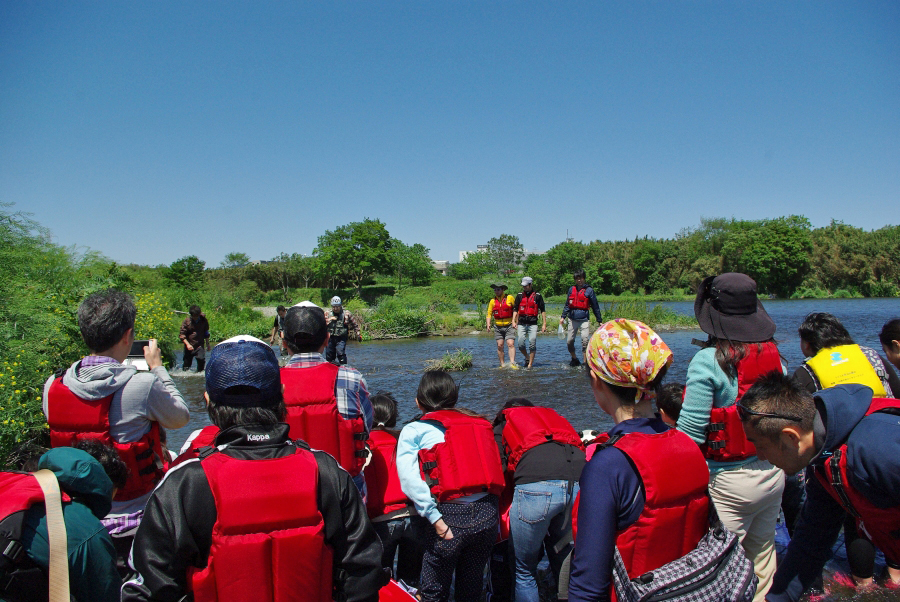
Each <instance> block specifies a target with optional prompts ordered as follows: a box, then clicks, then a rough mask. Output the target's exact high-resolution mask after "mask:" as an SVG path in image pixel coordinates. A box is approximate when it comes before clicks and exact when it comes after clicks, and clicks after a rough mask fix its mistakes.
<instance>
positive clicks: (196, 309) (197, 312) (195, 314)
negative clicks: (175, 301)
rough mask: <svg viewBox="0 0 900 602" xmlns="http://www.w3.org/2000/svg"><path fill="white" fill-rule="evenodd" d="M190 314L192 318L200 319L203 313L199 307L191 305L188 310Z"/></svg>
mask: <svg viewBox="0 0 900 602" xmlns="http://www.w3.org/2000/svg"><path fill="white" fill-rule="evenodd" d="M182 307H184V306H183V305H182ZM188 313H189V314H191V317H192V318H199V317H200V314H202V313H203V312H202V311H201V310H200V306H199V305H191V306H190V307H189V308H188Z"/></svg>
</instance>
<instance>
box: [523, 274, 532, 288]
mask: <svg viewBox="0 0 900 602" xmlns="http://www.w3.org/2000/svg"><path fill="white" fill-rule="evenodd" d="M532 282H534V280H532V279H531V276H525V277H524V278H522V286H525V285H526V284H531V283H532Z"/></svg>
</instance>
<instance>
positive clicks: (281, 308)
mask: <svg viewBox="0 0 900 602" xmlns="http://www.w3.org/2000/svg"><path fill="white" fill-rule="evenodd" d="M275 311H285V309H284V305H279V306H278V307H276V308H275Z"/></svg>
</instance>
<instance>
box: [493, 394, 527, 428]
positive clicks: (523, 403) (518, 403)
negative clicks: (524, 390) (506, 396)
mask: <svg viewBox="0 0 900 602" xmlns="http://www.w3.org/2000/svg"><path fill="white" fill-rule="evenodd" d="M533 407H534V404H533V403H531V400H529V399H526V398H524V397H513V398H512V399H510V400H508V401H507V402H506V403H504V404H503V407H502V408H500V411H499V412H497V415H496V416H494V426H497V425H498V424H501V423H503V422H505V420H504V418H503V410H508V409H509V408H533Z"/></svg>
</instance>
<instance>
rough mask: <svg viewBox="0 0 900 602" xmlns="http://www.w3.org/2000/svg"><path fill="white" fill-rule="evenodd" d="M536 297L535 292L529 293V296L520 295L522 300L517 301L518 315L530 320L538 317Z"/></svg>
mask: <svg viewBox="0 0 900 602" xmlns="http://www.w3.org/2000/svg"><path fill="white" fill-rule="evenodd" d="M536 296H537V291H531V294H525V293H522V298H521V299H520V300H519V313H520V314H522V315H523V316H528V317H531V318H536V317H537V315H538V305H537V301H535V297H536Z"/></svg>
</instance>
